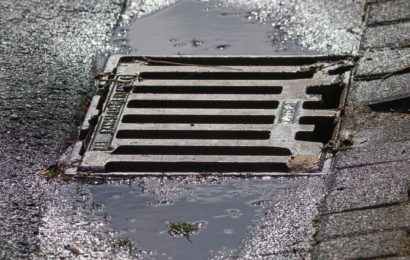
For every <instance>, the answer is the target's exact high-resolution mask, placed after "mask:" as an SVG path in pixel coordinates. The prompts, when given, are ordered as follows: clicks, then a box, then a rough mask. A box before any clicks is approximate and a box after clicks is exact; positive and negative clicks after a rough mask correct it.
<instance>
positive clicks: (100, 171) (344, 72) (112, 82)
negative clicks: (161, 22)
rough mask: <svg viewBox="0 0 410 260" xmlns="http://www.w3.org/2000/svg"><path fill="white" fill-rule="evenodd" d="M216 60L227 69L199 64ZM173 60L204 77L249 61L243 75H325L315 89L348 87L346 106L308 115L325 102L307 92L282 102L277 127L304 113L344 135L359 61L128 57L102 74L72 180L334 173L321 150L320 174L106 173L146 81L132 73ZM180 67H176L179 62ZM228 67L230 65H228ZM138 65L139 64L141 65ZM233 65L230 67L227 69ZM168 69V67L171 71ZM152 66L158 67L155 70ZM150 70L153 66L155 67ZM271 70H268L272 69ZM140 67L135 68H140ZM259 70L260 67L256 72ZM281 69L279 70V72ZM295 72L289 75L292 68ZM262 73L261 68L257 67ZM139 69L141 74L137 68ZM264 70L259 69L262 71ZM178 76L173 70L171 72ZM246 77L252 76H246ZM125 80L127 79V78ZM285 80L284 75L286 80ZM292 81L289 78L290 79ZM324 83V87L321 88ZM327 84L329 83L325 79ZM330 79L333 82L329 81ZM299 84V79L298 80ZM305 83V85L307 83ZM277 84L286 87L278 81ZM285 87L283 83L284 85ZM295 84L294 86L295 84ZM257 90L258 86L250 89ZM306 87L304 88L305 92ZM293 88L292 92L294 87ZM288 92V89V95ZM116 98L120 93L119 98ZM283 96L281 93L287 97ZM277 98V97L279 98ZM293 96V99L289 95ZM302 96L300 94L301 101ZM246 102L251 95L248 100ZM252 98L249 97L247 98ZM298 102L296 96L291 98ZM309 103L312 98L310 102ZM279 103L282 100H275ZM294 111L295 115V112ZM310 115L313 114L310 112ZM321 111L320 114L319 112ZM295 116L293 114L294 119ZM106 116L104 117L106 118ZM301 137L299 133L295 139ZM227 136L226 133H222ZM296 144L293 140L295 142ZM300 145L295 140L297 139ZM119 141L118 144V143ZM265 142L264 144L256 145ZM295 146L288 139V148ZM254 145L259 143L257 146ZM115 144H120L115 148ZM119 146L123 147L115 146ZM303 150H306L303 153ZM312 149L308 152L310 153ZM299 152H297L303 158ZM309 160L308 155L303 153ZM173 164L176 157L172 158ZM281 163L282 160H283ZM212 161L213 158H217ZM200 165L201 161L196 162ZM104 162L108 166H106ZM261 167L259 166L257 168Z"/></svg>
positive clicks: (77, 148)
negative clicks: (250, 71) (344, 114)
mask: <svg viewBox="0 0 410 260" xmlns="http://www.w3.org/2000/svg"><path fill="white" fill-rule="evenodd" d="M213 59H219V60H220V61H222V62H221V63H222V65H206V64H205V65H202V64H197V62H198V61H201V62H200V63H202V61H204V62H205V63H206V61H207V60H208V61H211V60H213ZM169 60H171V62H169V64H168V65H171V67H172V66H174V68H175V67H179V66H180V65H181V66H183V67H184V68H187V67H192V66H194V67H196V68H195V69H196V71H194V72H195V73H198V72H197V71H198V69H199V70H202V72H201V73H209V72H211V73H212V72H218V71H219V70H222V71H225V72H226V69H228V70H229V69H230V68H231V67H233V68H238V66H237V65H235V66H232V65H229V60H235V61H245V62H244V63H245V65H243V66H241V69H245V68H249V67H250V66H249V67H246V63H253V64H254V63H255V61H262V63H266V64H268V65H260V66H259V68H261V69H262V71H264V70H263V69H264V68H268V67H269V69H274V70H275V69H276V71H274V72H273V73H281V72H283V73H285V74H286V73H287V72H295V70H294V69H295V68H297V72H301V73H305V74H306V75H310V74H311V75H312V78H314V77H315V75H319V74H320V75H321V76H320V77H318V81H317V82H316V83H315V84H312V85H310V86H321V85H329V84H331V85H339V86H343V88H342V91H341V93H340V100H339V104H337V109H332V110H331V111H330V110H328V111H324V110H322V111H320V110H319V109H318V110H316V113H315V112H313V113H312V111H315V110H314V109H313V110H312V109H311V110H310V112H309V109H304V108H302V106H303V105H304V103H305V102H317V101H320V100H322V97H319V96H318V95H315V94H307V92H304V94H305V97H304V98H301V97H299V98H297V99H296V100H295V99H293V100H290V101H289V100H280V102H279V105H278V107H277V108H276V109H274V110H275V111H274V112H275V116H276V117H275V119H274V123H272V125H273V126H274V125H275V124H281V125H282V126H284V125H286V124H289V129H291V128H292V127H295V124H294V123H295V120H299V119H300V118H301V115H300V114H299V115H297V116H296V115H295V114H294V113H295V111H297V112H298V113H300V112H301V111H302V112H304V115H305V116H308V117H309V116H310V117H315V116H325V117H329V118H334V122H335V127H334V129H333V131H332V136H331V138H330V140H335V139H336V138H335V137H336V136H337V134H338V130H339V127H340V116H341V111H342V109H340V108H341V107H343V106H344V102H345V98H346V91H347V86H348V85H349V81H350V78H351V73H350V69H351V68H352V67H353V61H352V59H351V58H350V57H348V56H190V55H187V56H144V57H142V56H140V57H138V56H126V55H112V56H111V57H110V58H109V59H108V61H107V63H106V66H105V69H104V71H103V72H102V73H100V74H98V75H97V77H98V81H97V82H96V85H97V87H98V89H99V94H97V95H96V96H94V97H93V99H92V101H91V104H90V106H89V109H88V112H87V114H86V116H85V119H84V123H83V124H82V126H81V128H80V131H79V137H80V139H81V141H79V142H77V143H76V145H75V146H74V149H73V151H72V153H71V163H70V164H69V165H70V167H67V170H66V174H69V175H77V176H81V175H97V176H98V175H101V176H139V175H149V176H152V175H157V176H158V175H172V176H175V175H193V174H197V175H209V174H223V175H240V176H266V175H268V176H271V175H273V176H288V175H298V176H300V175H309V176H311V175H323V174H325V173H326V171H327V169H326V168H328V167H330V164H331V160H327V161H326V162H325V160H324V158H325V155H324V154H322V153H321V152H320V150H321V147H319V148H315V150H316V151H317V152H318V153H316V154H315V155H317V156H321V158H322V160H321V163H322V165H321V171H316V172H299V173H296V174H295V173H294V172H292V173H291V172H286V171H283V170H282V171H256V172H254V171H233V172H224V171H215V172H212V171H209V172H208V171H192V172H191V171H183V172H181V171H157V172H144V171H141V172H129V171H117V172H115V171H114V172H107V171H106V169H105V165H106V164H105V162H106V161H108V160H109V156H110V155H111V152H112V151H113V149H115V148H117V147H111V143H112V141H113V140H114V139H116V136H117V134H114V133H117V131H118V129H117V127H118V125H119V124H120V123H119V120H120V118H119V116H120V115H121V114H122V113H123V112H124V109H127V108H124V105H125V103H126V101H127V98H128V95H130V93H131V92H132V91H133V89H134V88H135V86H134V83H135V82H139V81H141V80H142V81H141V82H144V80H143V78H142V79H141V78H140V73H139V74H133V73H130V71H132V68H131V69H130V67H132V66H133V65H132V64H133V63H134V62H136V61H138V62H150V61H154V62H155V61H165V64H166V63H167V61H169ZM174 61H175V62H174ZM186 61H197V62H193V63H190V62H186ZM225 61H226V62H225ZM138 62H137V63H138ZM225 63H227V65H224V64H225ZM165 64H164V63H163V64H162V65H165ZM151 65H152V64H151ZM151 65H148V66H151ZM155 65H157V66H156V67H161V66H160V65H161V64H155ZM266 66H267V67H266ZM134 67H135V66H134ZM254 67H255V66H254ZM273 67H275V68H273ZM291 67H292V69H293V71H292V70H289V68H291ZM256 68H258V65H257V66H256ZM134 69H135V68H134ZM257 70H258V69H257ZM153 71H154V73H155V72H158V70H157V69H153ZM171 71H172V68H171ZM243 73H246V72H243ZM121 74H122V75H121ZM285 74H284V75H285ZM285 76H286V75H285ZM321 77H322V82H323V84H320V82H321V80H320V78H321ZM324 78H326V79H324ZM329 79H330V81H329ZM292 80H293V79H292ZM301 80H305V79H303V77H302V79H301ZM273 81H280V80H276V79H273ZM282 82H283V80H282ZM289 82H290V81H289ZM250 85H251V86H254V85H252V84H250ZM299 87H302V86H299ZM288 88H289V87H288ZM303 88H304V89H305V90H306V91H307V88H308V86H303ZM284 89H285V88H284V87H282V91H283V90H284ZM114 92H115V93H114ZM282 94H283V93H280V95H282ZM276 95H277V94H276ZM288 95H289V93H288ZM300 95H301V93H299V96H300ZM243 96H245V95H243ZM246 96H247V98H249V95H246ZM291 96H292V95H291ZM306 96H307V97H309V98H306ZM275 100H276V99H275ZM108 102H111V103H110V104H111V108H112V109H111V110H110V111H108V110H109V109H110V106H109V105H108V104H107V103H108ZM295 107H299V108H298V109H296V110H295V109H294V108H295ZM292 111H293V112H292ZM306 111H308V112H306ZM317 111H319V112H317ZM292 113H293V114H292ZM102 114H103V115H102ZM297 126H302V127H301V128H299V131H297V132H301V131H302V130H305V132H311V131H313V129H312V127H311V125H310V126H309V124H307V125H306V126H305V127H304V126H303V125H300V124H297ZM96 129H98V130H99V132H100V134H101V133H103V134H104V133H106V134H108V135H110V134H111V135H113V136H112V138H111V140H108V141H106V142H98V141H97V142H96V141H95V139H96V135H97V131H94V130H96ZM295 133H296V132H295V131H294V132H293V134H295ZM222 134H223V133H222ZM291 139H292V138H291ZM293 139H295V137H293ZM114 141H115V140H114ZM256 141H259V140H256ZM289 141H291V140H290V139H287V140H286V142H289ZM251 142H253V140H251ZM114 143H115V142H114ZM115 146H117V145H115ZM274 147H276V148H289V147H288V146H286V145H276V146H274ZM299 150H302V153H303V151H304V150H303V148H299ZM308 150H309V149H307V150H306V151H308ZM297 152H298V151H296V154H297ZM291 154H292V155H295V153H294V152H291ZM303 154H305V153H303ZM290 156H291V155H286V156H271V157H270V158H264V159H265V160H266V161H268V160H270V161H271V162H275V161H277V162H278V163H280V164H283V163H286V162H287V161H288V160H289V158H290ZM169 157H170V158H173V157H172V156H169ZM248 157H249V158H245V157H244V158H243V159H245V160H246V159H251V158H252V156H248ZM279 157H280V158H279ZM211 158H212V157H211ZM173 159H174V160H178V157H175V156H174V158H173ZM191 159H193V160H195V158H191ZM101 162H103V163H101ZM256 163H257V162H256Z"/></svg>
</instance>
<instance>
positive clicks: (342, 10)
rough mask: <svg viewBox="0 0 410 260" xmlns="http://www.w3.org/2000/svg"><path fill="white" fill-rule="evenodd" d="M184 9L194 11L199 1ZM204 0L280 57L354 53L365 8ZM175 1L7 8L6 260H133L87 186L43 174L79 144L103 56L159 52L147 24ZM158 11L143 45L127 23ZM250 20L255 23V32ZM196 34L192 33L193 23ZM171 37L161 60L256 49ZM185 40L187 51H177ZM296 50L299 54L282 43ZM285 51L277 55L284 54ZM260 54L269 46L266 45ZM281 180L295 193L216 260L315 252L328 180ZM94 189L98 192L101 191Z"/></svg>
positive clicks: (1, 34)
mask: <svg viewBox="0 0 410 260" xmlns="http://www.w3.org/2000/svg"><path fill="white" fill-rule="evenodd" d="M183 2H191V3H193V5H196V4H198V1H183ZM203 2H205V4H204V5H206V4H208V5H209V6H210V8H211V9H212V8H213V11H212V10H204V11H203V12H210V11H211V12H214V13H213V14H212V15H216V13H215V9H217V8H221V9H217V10H220V11H219V12H220V14H222V13H226V10H231V12H232V13H233V14H234V15H233V16H234V17H233V18H232V15H222V16H223V17H222V18H221V17H220V16H218V17H217V18H218V19H225V18H227V17H228V18H229V19H231V20H232V22H231V23H235V22H237V23H238V24H240V23H242V25H241V26H243V27H241V28H254V27H252V26H256V27H257V28H259V29H258V30H256V33H260V35H261V41H260V43H258V44H262V46H263V48H265V49H263V50H264V51H266V52H267V53H266V54H272V53H270V51H272V52H273V53H275V51H276V53H278V52H279V53H281V52H282V53H283V52H286V51H289V49H290V50H293V51H295V52H303V50H305V51H306V52H315V53H338V54H340V53H351V52H354V51H355V50H356V49H357V48H358V46H359V39H357V34H358V33H359V32H360V23H361V19H362V18H361V8H362V5H361V2H360V1H356V2H354V1H353V2H352V3H345V2H346V1H334V2H332V4H330V5H328V6H326V3H327V1H319V2H318V3H317V1H296V0H294V1H290V2H289V3H283V4H282V7H280V8H279V7H278V6H280V5H279V1H274V0H266V1H239V2H236V1H219V2H217V3H215V5H212V1H211V3H208V1H203ZM173 3H174V1H128V2H127V3H124V2H123V1H121V0H104V1H81V0H76V1H58V2H55V1H39V0H37V1H19V2H17V3H16V2H14V1H9V0H4V1H1V2H0V25H1V27H0V28H1V29H0V79H1V80H0V194H1V196H0V223H1V224H0V234H2V235H1V236H0V259H3V258H5V259H9V258H11V259H24V258H29V257H31V258H39V259H41V258H44V257H50V258H53V257H68V258H71V257H75V256H78V255H80V257H81V256H84V257H85V256H88V257H91V258H105V259H107V258H113V259H120V258H125V259H126V258H130V255H129V254H128V253H127V252H116V251H115V250H113V248H112V244H113V241H115V240H116V238H117V237H118V235H121V232H120V231H121V227H117V229H116V228H115V227H114V226H112V225H110V224H109V223H110V217H109V216H108V215H107V214H105V213H104V210H103V212H101V207H99V206H98V205H99V204H98V202H96V200H97V198H96V196H95V193H94V195H93V193H92V192H91V191H90V186H89V184H83V183H79V182H76V181H69V182H67V181H64V180H60V179H53V180H48V179H47V178H45V177H44V176H43V175H42V173H43V172H44V170H45V169H46V168H47V167H52V166H53V165H54V164H55V163H56V161H57V160H58V159H59V158H60V157H61V156H62V154H64V152H65V151H66V149H67V148H68V147H69V144H70V143H71V142H72V141H73V140H75V139H76V138H77V135H76V133H77V127H78V125H79V124H80V122H81V121H82V117H83V114H84V106H86V104H87V100H88V99H89V98H90V97H91V96H92V93H93V92H94V89H93V76H92V74H93V72H94V71H96V70H98V69H101V67H102V64H103V62H104V59H105V57H107V55H109V53H111V52H114V51H117V52H129V51H132V52H135V53H137V54H138V53H140V54H146V53H148V52H151V54H153V53H154V52H156V51H155V49H148V47H150V48H152V46H150V45H147V44H146V41H150V40H152V39H153V38H152V37H158V36H155V35H154V32H152V31H150V30H147V29H146V27H147V26H148V25H149V24H150V23H149V20H148V19H154V22H152V21H151V22H152V23H154V24H156V25H157V27H158V28H162V27H161V26H163V24H161V23H162V22H161V20H156V21H155V15H156V14H159V15H160V16H159V17H160V18H161V15H162V17H163V16H164V15H165V16H166V15H167V13H165V14H164V13H162V14H161V12H158V13H155V12H157V11H158V10H160V9H161V8H163V7H166V6H169V5H171V4H173ZM188 4H190V3H188ZM201 4H203V3H201ZM327 4H328V3H327ZM170 8H172V7H170ZM221 10H222V11H221ZM174 11H175V9H174V10H172V9H168V11H167V12H168V14H169V12H171V14H172V12H174ZM177 11H178V10H176V11H175V12H177ZM193 11H198V10H197V9H195V10H193ZM313 11H316V12H313ZM198 12H199V11H198ZM201 12H202V11H201ZM150 13H155V14H154V15H153V16H151V17H146V18H143V20H141V21H142V24H144V23H146V24H147V25H146V26H145V27H144V28H142V29H141V30H144V31H143V32H144V33H143V34H144V37H145V38H141V37H138V31H132V26H131V25H130V21H131V20H132V16H134V18H136V17H142V16H145V15H147V14H150ZM238 13H239V14H240V15H239V16H238V15H236V14H238ZM313 14H314V15H313ZM324 14H325V15H324ZM295 17H296V18H295ZM319 17H321V18H322V19H321V20H319ZM342 17H344V18H342ZM346 17H349V19H346ZM185 18H186V17H185ZM188 18H189V19H193V18H194V17H189V16H188ZM144 19H145V20H144ZM178 19H179V20H173V21H174V22H175V21H176V22H175V23H174V24H173V25H172V26H176V27H181V18H178ZM189 19H188V20H189ZM235 19H237V20H235ZM295 19H296V20H295ZM188 20H183V23H184V22H185V23H186V21H188ZM246 20H248V21H251V22H252V23H254V24H255V23H256V24H257V25H249V24H248V23H247V22H245V21H246ZM261 22H262V23H261ZM259 23H261V24H259ZM228 25H229V26H233V24H228ZM135 26H136V27H134V29H135V28H138V26H140V24H138V22H135ZM249 26H250V27H249ZM272 27H273V29H271V28H272ZM192 30H193V31H192V34H194V32H195V28H194V29H192ZM217 30H221V29H220V28H219V29H217ZM251 30H252V29H251ZM120 32H130V33H132V34H131V36H132V35H134V36H133V37H127V36H128V34H127V35H121V33H120ZM150 33H151V34H150ZM254 33H255V32H254ZM112 35H113V37H112ZM205 35H208V36H209V35H210V33H209V32H207V33H205ZM272 35H273V36H274V37H273V39H272ZM275 35H276V36H277V37H276V36H275ZM166 36H167V37H163V38H161V37H159V38H156V39H155V41H157V42H158V44H159V46H162V45H161V44H163V45H164V46H165V45H166V46H167V47H166V48H159V50H158V51H159V53H155V54H164V53H160V50H167V53H165V54H177V53H182V54H184V53H192V52H196V53H197V52H199V53H204V54H218V53H220V51H221V49H219V48H218V46H221V45H223V46H225V47H227V49H226V50H227V51H232V52H236V53H238V54H239V53H240V52H241V51H247V52H250V53H251V54H254V53H252V49H253V46H250V45H248V44H244V45H243V46H242V47H240V46H239V47H236V46H235V42H236V41H239V40H240V37H244V36H239V37H238V38H224V37H223V35H221V36H219V37H216V38H215V37H209V38H207V39H204V40H201V38H204V37H201V35H198V36H196V35H192V39H191V37H189V36H190V35H187V34H186V32H185V31H182V32H181V33H180V34H178V33H175V34H173V35H166ZM111 38H112V39H113V41H111ZM194 39H199V40H201V42H202V41H203V44H201V46H200V48H197V47H198V46H194V45H193V44H192V40H194ZM340 39H344V44H343V45H340V42H341V41H340ZM173 40H175V41H178V42H173ZM275 41H276V43H278V45H275ZM144 42H145V45H144ZM118 43H120V45H118ZM178 43H186V45H176V44H178ZM279 43H280V44H279ZM290 44H291V46H292V48H285V49H284V48H283V46H289V45H290ZM110 45H113V46H114V48H111V47H110ZM279 45H280V48H276V47H277V46H279ZM144 46H145V47H144ZM271 46H272V49H270V47H271ZM275 46H276V47H275ZM144 48H146V49H144ZM207 48H208V49H207ZM244 48H245V49H246V48H249V49H246V50H245V49H244ZM256 49H257V50H261V48H260V47H259V48H255V50H256ZM144 51H145V52H146V53H144ZM136 182H137V183H139V180H137V181H136ZM161 182H163V180H160V179H151V180H150V181H149V183H150V185H151V186H152V185H154V186H155V185H156V184H158V185H159V183H161ZM205 182H206V180H205ZM285 182H288V183H287V185H288V188H286V189H282V190H281V191H280V192H278V193H275V194H276V196H275V198H272V200H268V201H267V202H266V203H265V204H264V207H263V212H265V213H266V214H262V215H260V216H259V217H258V216H257V215H255V219H256V222H254V223H253V225H252V226H251V227H250V228H249V229H248V231H247V234H246V235H245V236H244V237H243V239H241V242H240V243H239V244H238V245H237V247H236V248H224V249H222V250H220V249H219V248H216V251H212V254H213V256H211V258H214V259H224V258H229V257H230V256H232V255H236V256H238V255H239V256H241V257H242V258H250V259H251V258H252V257H254V256H255V255H266V256H269V255H278V256H283V257H300V256H306V257H308V256H309V252H308V249H309V247H310V244H311V243H312V237H313V235H314V233H315V228H314V226H313V224H312V220H313V218H314V216H315V215H317V205H318V203H319V202H320V200H321V199H322V197H323V196H324V187H325V183H324V180H323V179H322V178H310V179H305V178H303V179H291V180H287V181H285ZM171 183H172V182H171ZM110 185H112V184H110ZM91 187H92V189H91V190H93V189H94V191H95V190H96V188H95V186H91ZM105 187H106V188H107V190H109V187H110V186H109V185H108V186H105ZM100 189H104V186H102V187H100ZM96 205H97V206H96ZM105 207H107V206H105ZM103 209H104V207H103ZM269 212H270V213H269ZM268 213H269V214H268ZM107 217H108V218H107ZM266 227H269V228H266ZM284 234H285V235H284ZM143 253H144V254H145V255H144V254H143V255H144V256H145V257H150V256H149V255H148V256H147V255H146V252H143ZM133 254H134V255H135V256H141V254H142V252H140V251H138V250H135V251H134V252H133ZM212 254H211V255H212ZM152 257H153V258H156V257H155V256H152Z"/></svg>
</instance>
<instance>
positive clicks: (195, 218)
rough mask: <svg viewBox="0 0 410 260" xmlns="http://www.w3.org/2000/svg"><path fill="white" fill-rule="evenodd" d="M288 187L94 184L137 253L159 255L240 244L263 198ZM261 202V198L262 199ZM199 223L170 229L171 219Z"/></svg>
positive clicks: (273, 182) (105, 210)
mask: <svg viewBox="0 0 410 260" xmlns="http://www.w3.org/2000/svg"><path fill="white" fill-rule="evenodd" d="M284 187H286V183H285V182H284V180H279V179H268V180H266V179H265V180H264V179H238V178H236V179H224V180H213V181H212V180H211V181H209V180H206V179H202V180H198V179H194V178H177V179H169V178H141V179H136V180H134V181H132V182H131V183H130V184H128V185H127V184H108V185H105V186H92V187H91V188H90V189H91V192H92V194H93V197H94V200H95V202H96V203H98V204H102V205H103V207H102V210H101V211H100V212H99V213H98V214H101V215H106V218H107V219H108V222H109V223H110V226H111V227H112V228H113V229H114V230H117V231H120V235H119V237H122V238H128V239H129V240H132V241H133V242H134V243H135V244H136V245H137V248H138V249H139V250H138V251H139V254H141V253H142V252H146V253H145V255H144V256H150V255H151V256H152V257H153V258H155V259H193V256H195V259H206V258H207V257H209V255H211V254H213V253H214V252H216V251H219V250H226V248H237V247H238V245H239V244H240V242H241V240H242V239H243V237H244V236H245V234H246V232H247V230H248V227H249V226H250V225H251V224H252V220H253V219H255V216H257V214H258V213H259V212H260V211H261V209H262V207H263V205H264V203H263V201H264V200H267V199H269V198H272V196H274V194H275V192H277V191H278V190H279V189H281V188H284ZM261 201H262V203H261ZM179 221H186V222H192V223H196V222H201V223H203V225H204V226H203V227H202V228H200V230H199V232H198V233H196V234H193V235H192V236H190V240H191V242H190V241H189V240H188V239H186V238H184V237H172V236H170V235H169V234H168V227H169V223H170V222H179Z"/></svg>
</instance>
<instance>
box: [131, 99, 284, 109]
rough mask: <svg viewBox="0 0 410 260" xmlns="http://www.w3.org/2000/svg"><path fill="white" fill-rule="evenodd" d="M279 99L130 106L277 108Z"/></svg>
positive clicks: (139, 102)
mask: <svg viewBox="0 0 410 260" xmlns="http://www.w3.org/2000/svg"><path fill="white" fill-rule="evenodd" d="M278 105H279V102H278V101H235V100H131V101H130V102H129V103H128V107H129V108H204V109H214V108H232V109H244V108H256V109H258V108H260V109H276V108H277V107H278Z"/></svg>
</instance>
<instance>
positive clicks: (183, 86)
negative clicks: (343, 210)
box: [80, 56, 350, 175]
mask: <svg viewBox="0 0 410 260" xmlns="http://www.w3.org/2000/svg"><path fill="white" fill-rule="evenodd" d="M344 64H347V63H345V61H344V60H341V58H340V57H329V60H328V61H326V59H324V57H323V56H302V57H255V56H249V57H248V56H245V57H239V56H236V57H233V56H220V57H201V56H170V57H148V58H146V57H122V58H111V59H110V60H109V61H108V63H107V68H106V69H105V72H107V73H108V74H110V73H111V74H110V76H107V77H105V78H103V79H102V80H101V81H100V83H99V84H100V86H101V90H102V93H103V94H102V95H101V99H105V100H103V102H104V104H99V105H96V104H93V106H94V107H93V108H92V111H93V114H92V115H91V114H90V116H88V117H86V118H93V120H92V121H91V120H89V122H86V123H84V124H83V125H84V126H85V128H87V129H85V130H84V129H82V136H86V138H87V139H86V140H85V143H86V147H85V153H84V156H83V160H82V163H81V166H80V168H81V169H82V170H85V171H93V172H103V173H105V174H114V175H115V174H120V175H124V174H127V173H128V174H130V175H133V174H135V175H136V174H145V173H155V174H158V173H161V172H162V173H173V174H181V173H192V172H196V173H201V172H218V173H232V172H242V173H244V172H251V173H254V174H256V173H259V174H267V173H268V174H277V173H278V175H280V174H279V172H280V173H281V174H283V172H286V171H287V170H288V168H287V166H286V162H287V161H288V159H289V156H291V155H296V154H307V155H316V156H319V155H320V152H321V149H322V147H323V144H324V143H327V142H328V141H329V140H330V139H331V138H332V136H333V135H334V132H333V131H334V128H335V126H336V125H337V120H338V119H339V112H338V107H339V103H340V100H341V97H342V95H343V93H344V92H343V88H344V86H345V85H346V84H347V83H346V82H347V80H346V79H348V77H349V76H350V72H349V71H348V70H346V68H345V67H343V66H345V65H344ZM339 67H341V68H342V69H339ZM336 71H337V72H339V71H340V72H341V74H337V73H336ZM94 103H95V102H94ZM98 103H100V102H98ZM336 103H337V104H336ZM99 107H101V108H99ZM98 114H100V115H99V117H98V122H96V123H95V121H96V117H97V115H98ZM94 124H95V131H94V133H93V134H90V133H86V132H87V130H88V129H90V128H92V127H94Z"/></svg>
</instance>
